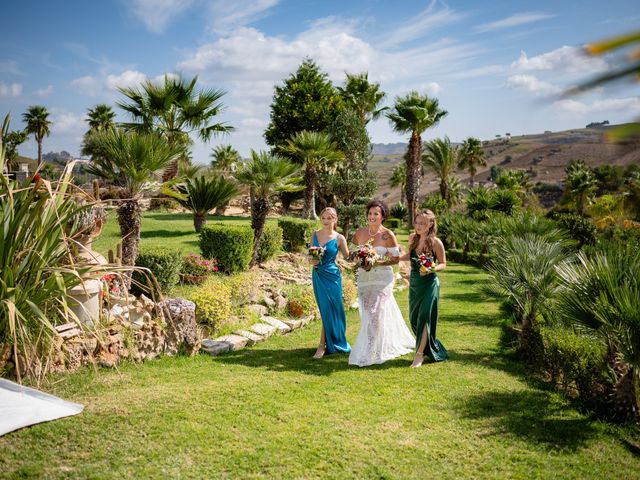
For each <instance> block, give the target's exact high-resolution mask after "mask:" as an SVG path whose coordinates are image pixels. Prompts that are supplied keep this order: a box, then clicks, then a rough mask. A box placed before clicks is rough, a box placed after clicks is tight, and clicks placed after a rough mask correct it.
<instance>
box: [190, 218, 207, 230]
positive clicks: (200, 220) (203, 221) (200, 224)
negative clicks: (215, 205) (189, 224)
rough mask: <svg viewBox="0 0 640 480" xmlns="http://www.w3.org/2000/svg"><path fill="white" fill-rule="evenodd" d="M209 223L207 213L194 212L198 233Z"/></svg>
mask: <svg viewBox="0 0 640 480" xmlns="http://www.w3.org/2000/svg"><path fill="white" fill-rule="evenodd" d="M206 224H207V214H206V213H204V214H202V213H194V214H193V226H194V228H195V229H196V233H200V232H201V231H202V227H204V226H205V225H206Z"/></svg>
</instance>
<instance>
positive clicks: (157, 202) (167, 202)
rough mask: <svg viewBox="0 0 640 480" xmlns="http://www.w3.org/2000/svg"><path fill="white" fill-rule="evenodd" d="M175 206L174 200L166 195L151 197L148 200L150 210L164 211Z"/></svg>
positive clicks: (173, 208)
mask: <svg viewBox="0 0 640 480" xmlns="http://www.w3.org/2000/svg"><path fill="white" fill-rule="evenodd" d="M175 208H176V202H175V201H174V200H173V199H171V198H167V197H159V198H152V199H151V201H150V202H149V211H150V212H157V211H160V212H166V211H168V210H175Z"/></svg>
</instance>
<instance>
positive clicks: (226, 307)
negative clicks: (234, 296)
mask: <svg viewBox="0 0 640 480" xmlns="http://www.w3.org/2000/svg"><path fill="white" fill-rule="evenodd" d="M189 300H191V301H192V302H193V303H195V304H196V319H197V321H198V322H199V323H203V324H206V325H208V326H209V327H212V328H213V330H214V332H215V331H216V330H219V329H220V327H222V326H223V325H224V324H225V323H226V322H227V321H228V320H229V317H230V316H231V289H230V288H229V286H228V285H227V284H226V283H225V282H223V281H222V280H221V279H218V278H215V277H211V278H209V279H208V280H207V281H206V282H205V283H204V284H203V285H201V286H199V287H196V288H195V289H193V290H192V291H191V295H190V296H189Z"/></svg>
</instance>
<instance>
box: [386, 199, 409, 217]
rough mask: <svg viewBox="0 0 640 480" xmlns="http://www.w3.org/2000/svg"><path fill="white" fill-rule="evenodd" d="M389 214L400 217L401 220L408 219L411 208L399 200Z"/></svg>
mask: <svg viewBox="0 0 640 480" xmlns="http://www.w3.org/2000/svg"><path fill="white" fill-rule="evenodd" d="M389 216H390V217H393V218H399V219H400V220H407V219H408V218H409V209H408V208H407V206H406V205H405V204H404V203H401V202H398V203H396V204H395V205H394V206H393V207H391V210H389Z"/></svg>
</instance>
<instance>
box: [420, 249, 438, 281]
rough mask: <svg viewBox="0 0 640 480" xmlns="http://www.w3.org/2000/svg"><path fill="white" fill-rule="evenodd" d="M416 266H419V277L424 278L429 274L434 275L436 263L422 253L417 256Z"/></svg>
mask: <svg viewBox="0 0 640 480" xmlns="http://www.w3.org/2000/svg"><path fill="white" fill-rule="evenodd" d="M418 265H420V270H419V271H420V275H421V276H424V275H427V274H429V273H435V271H436V270H435V268H436V261H435V260H434V258H433V257H428V256H427V255H425V254H424V253H422V254H420V255H419V256H418Z"/></svg>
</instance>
